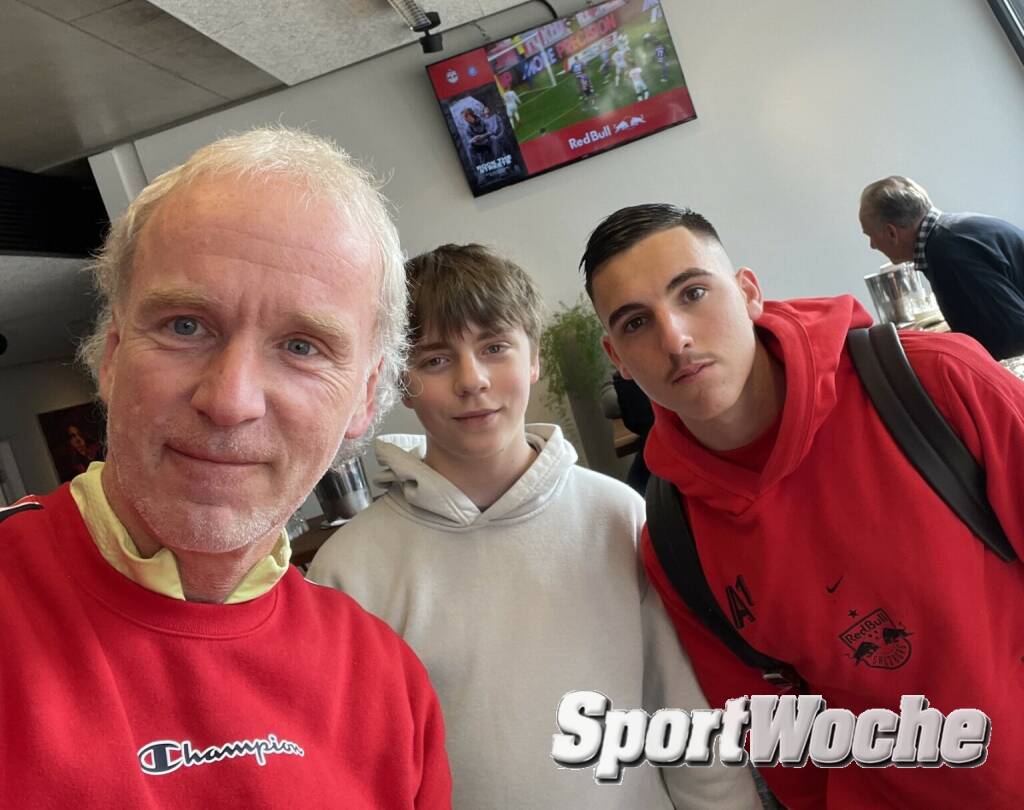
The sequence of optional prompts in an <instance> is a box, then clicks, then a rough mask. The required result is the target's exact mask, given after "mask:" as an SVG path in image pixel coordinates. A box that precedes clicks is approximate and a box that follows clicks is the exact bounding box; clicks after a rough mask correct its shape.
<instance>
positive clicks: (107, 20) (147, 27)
mask: <svg viewBox="0 0 1024 810" xmlns="http://www.w3.org/2000/svg"><path fill="white" fill-rule="evenodd" d="M74 24H75V27H76V28H78V29H80V30H82V31H86V32H88V33H90V34H92V35H93V36H95V37H98V38H99V39H102V40H103V41H104V42H109V43H110V44H111V45H116V46H117V47H118V48H121V49H122V50H125V51H128V53H133V54H135V55H136V56H142V55H144V54H147V53H149V52H150V51H155V50H158V49H160V48H166V47H167V46H168V45H173V44H174V43H175V42H179V41H181V40H183V39H187V38H188V37H191V36H195V33H196V32H195V30H194V29H192V28H190V27H189V26H187V25H185V23H183V22H182V21H181V20H179V19H177V18H175V17H172V16H171V15H170V14H167V13H166V12H164V11H161V10H160V9H158V8H157V7H156V6H154V5H153V4H152V3H147V2H145V0H127V2H121V3H120V4H119V5H116V6H114V7H113V8H109V9H106V10H104V11H100V12H97V13H96V14H90V15H88V16H86V17H82V18H81V19H77V20H75V23H74Z"/></svg>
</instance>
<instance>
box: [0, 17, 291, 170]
mask: <svg viewBox="0 0 1024 810" xmlns="http://www.w3.org/2000/svg"><path fill="white" fill-rule="evenodd" d="M0 54H2V57H0V109H2V110H3V111H4V120H5V124H4V126H3V127H0V165H2V166H10V167H13V168H18V169H25V170H28V171H39V170H41V169H45V168H49V167H51V166H54V165H57V164H60V163H65V162H68V161H70V160H73V159H75V158H79V157H82V156H84V155H88V154H92V153H95V152H99V151H102V150H103V149H105V148H107V147H109V146H111V145H113V144H116V143H118V142H121V141H126V140H129V139H131V138H133V137H136V136H138V135H140V134H141V133H144V132H147V131H152V130H154V129H158V128H160V127H164V126H169V125H170V124H173V123H175V122H177V121H180V120H181V119H183V118H187V117H191V116H194V115H197V114H199V113H202V112H204V111H206V110H211V109H215V108H218V107H222V106H224V105H225V104H228V103H230V102H232V101H235V100H237V99H242V98H246V97H248V96H251V95H254V94H255V93H259V92H261V91H264V90H267V89H270V88H272V87H277V86H280V83H279V82H278V81H277V80H276V79H275V78H274V77H273V76H270V75H268V74H266V73H264V72H263V71H262V70H260V69H259V68H257V67H256V66H254V65H252V64H251V63H249V62H247V61H246V60H245V59H243V58H241V57H239V56H237V55H236V54H233V53H231V52H230V51H228V50H227V49H225V48H224V47H222V46H221V45H218V44H217V43H216V42H213V41H212V40H209V39H207V38H206V37H203V36H202V35H201V34H199V33H198V32H196V31H195V30H193V29H192V28H190V27H189V26H188V25H186V24H184V23H182V22H181V21H179V20H177V19H175V18H174V17H172V16H170V15H168V14H166V13H165V12H163V11H161V10H160V9H158V8H157V7H155V6H153V5H151V4H149V3H147V2H145V0H118V2H112V1H111V0H0Z"/></svg>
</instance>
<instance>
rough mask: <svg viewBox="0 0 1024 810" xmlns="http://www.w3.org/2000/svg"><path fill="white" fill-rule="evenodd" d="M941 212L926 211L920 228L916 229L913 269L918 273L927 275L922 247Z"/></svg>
mask: <svg viewBox="0 0 1024 810" xmlns="http://www.w3.org/2000/svg"><path fill="white" fill-rule="evenodd" d="M941 214H942V212H941V211H940V210H939V209H938V208H935V207H934V206H933V207H932V208H929V209H928V213H927V214H925V215H924V219H922V220H921V226H920V227H919V228H918V229H917V241H916V242H914V269H915V270H917V271H918V272H919V273H924V274H925V275H927V274H928V259H927V257H926V256H925V254H924V246H925V245H926V244H927V243H928V237H929V236H931V233H932V230H933V229H934V228H935V223H936V222H938V221H939V216H940V215H941Z"/></svg>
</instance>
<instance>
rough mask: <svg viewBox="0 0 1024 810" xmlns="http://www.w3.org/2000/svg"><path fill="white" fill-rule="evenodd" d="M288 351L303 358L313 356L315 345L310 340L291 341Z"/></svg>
mask: <svg viewBox="0 0 1024 810" xmlns="http://www.w3.org/2000/svg"><path fill="white" fill-rule="evenodd" d="M285 345H286V346H287V347H288V351H290V352H291V353H292V354H298V355H301V356H303V357H305V356H307V355H310V354H313V352H314V351H315V350H314V349H313V344H312V343H310V342H309V341H308V340H289V341H288V342H287V343H286V344H285Z"/></svg>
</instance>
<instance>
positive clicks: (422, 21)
mask: <svg viewBox="0 0 1024 810" xmlns="http://www.w3.org/2000/svg"><path fill="white" fill-rule="evenodd" d="M388 4H389V5H390V6H391V8H393V9H394V10H395V11H396V12H398V16H400V17H401V18H402V20H403V21H404V22H405V24H406V25H408V26H409V28H411V29H412V30H413V31H415V32H416V33H417V34H423V39H421V40H420V47H422V48H423V53H437V52H438V51H440V50H442V49H443V48H444V45H443V44H442V42H441V34H440V33H431V32H430V29H431V28H437V27H438V26H439V25H440V24H441V17H440V15H439V14H438V13H437V12H436V11H424V10H423V9H421V8H420V7H419V5H418V4H417V3H415V2H414V0H388Z"/></svg>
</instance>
